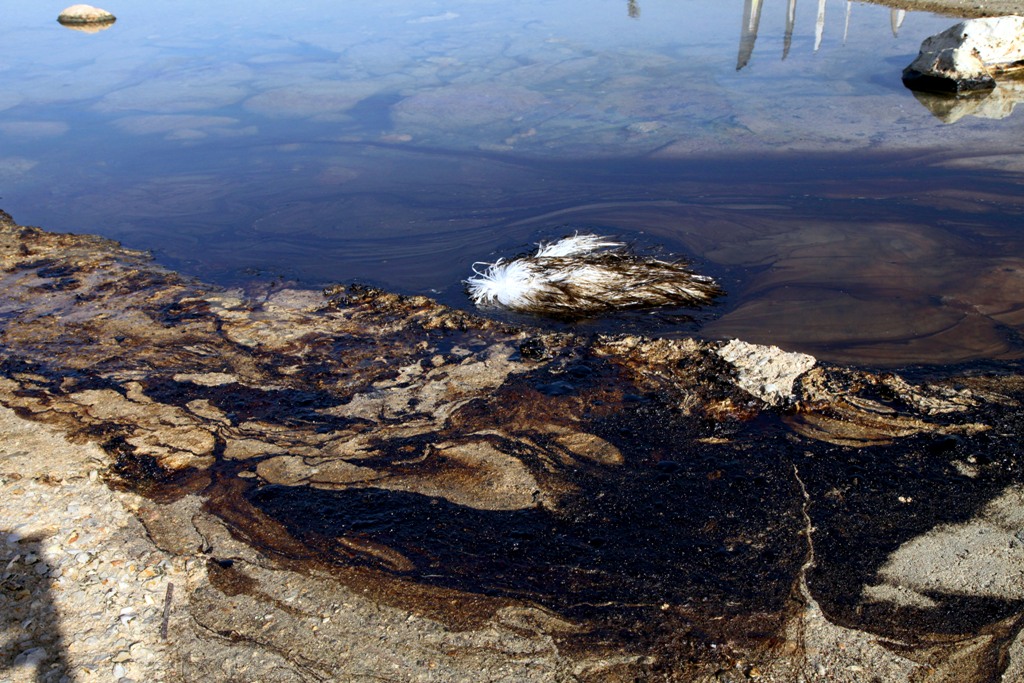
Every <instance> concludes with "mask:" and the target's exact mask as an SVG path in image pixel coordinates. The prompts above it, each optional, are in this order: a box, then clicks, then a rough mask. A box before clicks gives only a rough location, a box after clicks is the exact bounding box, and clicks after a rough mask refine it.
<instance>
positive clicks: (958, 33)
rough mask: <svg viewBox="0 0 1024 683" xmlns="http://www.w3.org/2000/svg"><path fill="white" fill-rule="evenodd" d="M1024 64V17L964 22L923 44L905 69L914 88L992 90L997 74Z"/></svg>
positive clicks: (905, 79) (958, 91) (954, 90)
mask: <svg viewBox="0 0 1024 683" xmlns="http://www.w3.org/2000/svg"><path fill="white" fill-rule="evenodd" d="M1022 66H1024V17H1017V16H1007V17H989V18H985V19H970V20H968V21H964V22H961V23H959V24H957V25H956V26H953V27H952V28H949V29H947V30H945V31H943V32H942V33H939V34H936V35H934V36H931V37H930V38H926V39H925V41H924V42H923V43H921V51H920V52H919V53H918V55H917V58H916V59H915V60H914V61H913V62H912V63H911V64H910V65H909V66H908V67H907V68H906V69H904V70H903V83H904V85H906V86H907V87H908V88H910V89H912V90H924V91H934V92H947V93H955V94H960V93H966V92H973V91H978V90H991V89H992V88H994V87H995V84H996V81H995V79H996V76H999V75H1000V74H1003V73H1006V72H1009V71H1013V70H1017V69H1020V68H1021V67H1022Z"/></svg>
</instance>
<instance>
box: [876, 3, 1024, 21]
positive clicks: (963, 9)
mask: <svg viewBox="0 0 1024 683" xmlns="http://www.w3.org/2000/svg"><path fill="white" fill-rule="evenodd" d="M867 2H870V3H871V4H875V5H884V6H886V7H891V8H893V9H903V10H908V11H915V12H934V13H936V14H943V15H947V16H950V17H958V18H962V19H975V18H980V17H997V16H1003V15H1009V14H1024V2H1020V0H985V1H984V2H979V1H977V0H867Z"/></svg>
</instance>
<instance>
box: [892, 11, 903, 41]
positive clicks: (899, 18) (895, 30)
mask: <svg viewBox="0 0 1024 683" xmlns="http://www.w3.org/2000/svg"><path fill="white" fill-rule="evenodd" d="M906 18H907V10H905V9H894V10H889V24H890V25H891V26H892V37H893V38H898V37H899V35H900V26H903V20H904V19H906Z"/></svg>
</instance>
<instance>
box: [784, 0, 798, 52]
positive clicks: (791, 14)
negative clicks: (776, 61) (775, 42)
mask: <svg viewBox="0 0 1024 683" xmlns="http://www.w3.org/2000/svg"><path fill="white" fill-rule="evenodd" d="M795 25H796V0H786V35H785V37H784V38H783V41H782V58H783V59H785V58H786V57H787V56H788V55H789V46H790V45H791V44H792V43H793V27H794V26H795Z"/></svg>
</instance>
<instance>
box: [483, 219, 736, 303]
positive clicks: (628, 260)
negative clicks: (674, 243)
mask: <svg viewBox="0 0 1024 683" xmlns="http://www.w3.org/2000/svg"><path fill="white" fill-rule="evenodd" d="M477 265H484V266H485V268H484V269H483V270H477V268H476V266H477ZM473 272H474V273H475V275H474V276H473V277H471V278H469V279H468V280H466V281H465V282H466V286H467V288H468V290H469V296H470V298H471V299H472V300H473V303H475V304H476V305H477V306H480V307H492V306H496V307H501V308H507V309H509V310H513V311H518V312H521V313H534V314H540V315H551V316H558V317H568V318H577V317H583V316H587V315H594V314H599V313H607V312H609V311H614V310H625V309H636V308H654V307H658V306H699V305H704V304H708V303H710V302H711V301H712V300H713V299H714V298H715V297H716V296H719V295H720V294H721V293H722V291H721V289H719V287H718V285H717V284H716V283H715V281H714V280H712V279H711V278H709V277H707V276H704V275H697V274H696V273H694V272H693V271H692V270H690V269H689V268H688V267H687V265H686V264H685V263H684V262H682V261H678V260H676V261H661V260H658V259H654V258H650V257H642V256H638V255H636V254H634V253H632V252H631V251H630V250H629V249H628V248H627V247H626V245H625V244H623V243H621V242H615V241H612V240H609V239H608V238H605V237H599V236H597V235H581V234H578V233H577V234H575V235H572V236H569V237H564V238H562V239H560V240H558V241H556V242H551V243H550V244H545V243H541V244H539V245H538V248H537V252H536V253H535V254H531V255H526V256H517V257H516V258H513V259H511V260H509V261H506V260H505V259H498V260H497V261H496V262H494V263H484V264H480V263H477V264H474V268H473Z"/></svg>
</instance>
